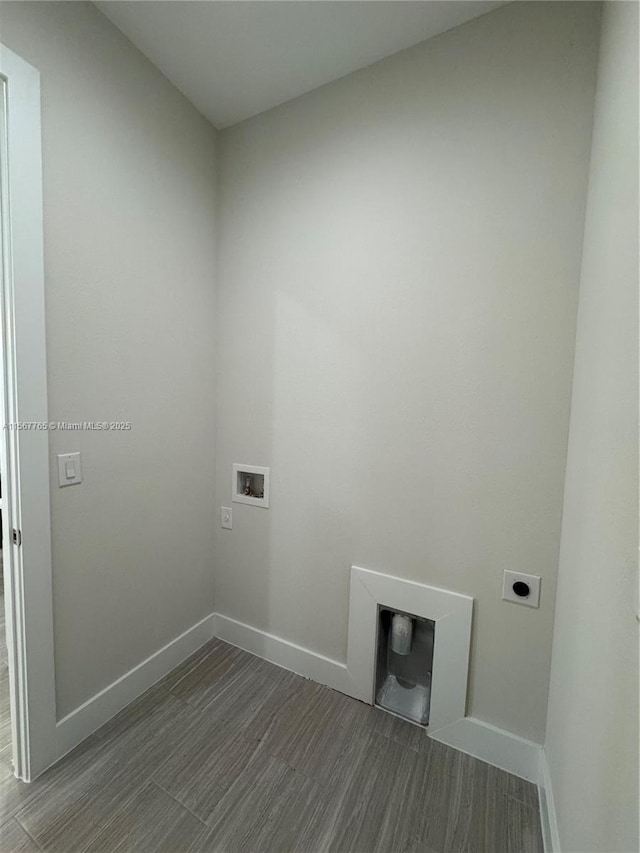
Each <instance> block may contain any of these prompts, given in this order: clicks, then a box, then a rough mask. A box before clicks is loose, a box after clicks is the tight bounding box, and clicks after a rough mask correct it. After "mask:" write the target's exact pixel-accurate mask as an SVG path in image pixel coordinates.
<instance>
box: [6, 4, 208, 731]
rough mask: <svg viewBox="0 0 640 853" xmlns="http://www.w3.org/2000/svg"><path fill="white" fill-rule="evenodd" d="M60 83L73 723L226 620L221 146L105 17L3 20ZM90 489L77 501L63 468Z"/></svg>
mask: <svg viewBox="0 0 640 853" xmlns="http://www.w3.org/2000/svg"><path fill="white" fill-rule="evenodd" d="M0 38H1V39H2V41H3V43H5V44H6V45H7V46H8V47H10V48H11V49H12V50H14V51H15V52H16V53H18V54H20V55H21V56H22V57H23V58H24V59H26V60H27V61H28V62H30V63H31V64H32V65H34V66H35V67H36V68H38V69H39V70H40V72H41V75H42V81H41V82H42V126H43V168H44V238H45V271H46V293H47V302H46V311H47V356H48V370H49V415H50V418H51V419H52V420H56V421H57V420H61V421H84V420H108V421H109V420H123V421H131V422H132V424H133V429H132V431H131V432H129V433H102V432H100V433H94V432H91V433H89V432H82V433H80V432H74V433H66V434H65V433H55V434H51V436H50V442H51V444H50V452H51V463H52V482H51V509H52V526H53V583H54V622H55V658H56V679H57V697H58V713H59V715H60V716H63V715H64V714H66V713H68V712H69V711H71V710H73V709H74V708H75V707H77V706H78V705H79V704H81V703H82V702H84V701H85V700H86V699H88V698H89V697H90V696H92V695H93V694H94V693H96V692H97V691H99V690H100V689H102V688H103V687H105V686H106V685H107V684H109V683H110V682H111V681H113V680H114V679H116V678H118V677H119V676H121V675H123V674H124V673H125V672H126V671H127V670H128V669H130V668H131V667H132V666H134V665H136V664H137V663H139V662H140V661H141V660H143V659H144V658H145V657H147V656H148V655H149V654H152V653H153V652H155V651H157V649H158V648H159V647H161V646H163V645H164V644H165V643H167V642H168V641H170V640H171V639H173V638H174V637H175V636H177V635H178V634H180V633H181V632H182V631H184V630H185V629H186V628H188V627H190V626H191V625H193V624H194V623H195V622H197V621H198V620H199V619H200V618H202V617H203V616H205V615H206V614H208V613H210V612H211V610H212V609H213V582H212V574H213V540H212V523H213V488H212V483H213V468H214V461H213V460H214V454H213V443H214V431H213V417H214V336H213V318H214V315H215V304H214V265H215V254H214V240H215V235H214V195H215V132H214V131H213V129H212V128H211V126H210V125H209V124H208V123H207V122H206V121H205V120H204V119H203V118H202V117H201V116H200V115H199V114H198V113H197V112H196V111H195V109H194V108H193V107H191V106H190V105H189V104H188V103H187V101H186V100H185V99H184V97H183V96H182V95H180V94H179V93H178V92H177V91H176V90H175V89H174V88H173V86H171V84H170V83H168V81H167V80H166V79H165V78H164V77H163V76H162V75H161V74H160V73H159V72H158V71H157V70H156V69H155V68H154V67H153V66H152V65H151V64H150V63H149V62H147V60H145V59H144V58H143V57H142V55H141V54H140V53H139V52H138V51H137V50H136V49H135V48H134V47H133V46H132V45H131V43H130V42H128V41H127V40H126V39H125V38H124V36H122V35H121V34H120V33H119V32H118V30H116V29H115V27H113V25H112V24H110V23H109V22H108V21H107V20H106V19H105V18H104V17H103V16H102V15H101V14H100V13H99V12H98V11H97V10H96V9H95V8H94V7H93V6H92V5H91V4H88V3H75V2H74V3H3V4H2V5H1V7H0ZM73 450H80V451H82V454H83V473H84V483H83V484H82V485H81V486H72V487H69V488H65V489H58V488H57V485H56V482H55V470H54V468H55V456H56V454H57V453H61V452H67V451H73Z"/></svg>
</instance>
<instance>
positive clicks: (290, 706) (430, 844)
mask: <svg viewBox="0 0 640 853" xmlns="http://www.w3.org/2000/svg"><path fill="white" fill-rule="evenodd" d="M539 827H540V821H539V810H538V797H537V792H536V788H535V786H534V785H531V784H529V783H527V782H523V781H522V780H520V779H517V778H516V777H514V776H510V775H509V774H508V773H505V772H503V771H501V770H496V769H495V768H494V767H490V766H489V765H488V764H484V763H483V762H481V761H477V760H475V759H473V758H470V757H469V756H467V755H463V754H462V753H460V752H457V751H456V750H453V749H451V748H449V747H446V746H443V745H442V744H439V743H437V742H435V741H432V740H430V739H429V738H428V737H427V735H426V734H425V732H424V731H423V730H421V729H419V728H417V727H415V726H412V725H411V724H409V723H405V722H404V721H402V720H400V719H398V718H396V717H392V716H390V715H388V714H385V712H383V711H380V710H378V709H376V708H371V707H369V706H368V705H364V704H362V703H360V702H356V701H355V700H353V699H350V698H348V697H346V696H343V695H342V694H340V693H336V692H335V691H333V690H329V689H328V688H325V687H321V686H319V685H317V684H314V683H313V682H310V681H306V680H305V679H303V678H301V677H299V676H297V675H294V674H292V673H290V672H287V671H286V670H283V669H280V668H278V667H276V666H273V665H272V664H269V663H266V662H265V661H263V660H260V659H259V658H255V657H253V656H252V655H249V654H247V653H246V652H243V651H240V650H239V649H236V648H233V647H232V646H229V645H227V644H225V643H223V642H221V641H219V640H213V641H212V642H211V643H208V644H207V645H206V646H204V647H203V648H202V649H201V650H200V651H199V652H197V653H196V654H195V655H193V657H191V658H190V659H189V660H188V661H186V662H185V663H184V664H182V665H181V666H180V667H178V669H177V670H175V671H174V672H173V673H171V674H170V675H169V676H167V677H166V678H165V679H164V680H163V681H161V682H160V683H159V684H157V685H155V687H153V688H152V689H151V690H149V691H148V692H147V693H145V694H144V695H143V696H142V697H140V699H138V700H137V701H136V702H135V703H134V704H133V705H131V706H130V707H129V708H127V709H126V710H125V711H123V712H122V713H121V714H119V715H118V716H117V717H116V718H114V719H113V720H112V721H111V722H109V723H108V724H107V725H106V726H104V727H103V728H102V729H100V731H99V732H97V733H96V734H95V735H93V736H92V737H91V738H89V739H88V740H87V741H85V743H84V744H82V745H81V746H80V747H78V749H76V750H75V751H74V752H73V753H71V754H70V755H69V756H67V757H66V758H65V759H64V760H63V761H61V762H60V763H59V764H57V765H56V766H55V767H54V768H52V769H51V770H49V771H48V772H47V773H46V774H44V776H42V777H41V778H40V779H37V780H36V781H35V782H33V783H32V784H31V785H25V784H23V783H21V782H18V781H17V780H16V779H14V778H13V776H12V775H11V772H10V770H9V769H8V768H7V767H6V766H5V767H3V766H1V765H0V851H1V853H10V851H25V853H31V851H38V850H40V851H45V853H48V852H49V851H52V853H54V851H55V853H74V851H78V853H80V851H99V853H111V851H120V853H160V851H166V853H183V851H184V853H187V851H189V853H196V851H197V853H321V851H322V853H325V851H326V853H457V851H465V853H466V852H467V851H468V853H542V838H541V834H540V828H539Z"/></svg>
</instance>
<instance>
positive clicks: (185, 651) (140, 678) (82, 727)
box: [56, 614, 214, 757]
mask: <svg viewBox="0 0 640 853" xmlns="http://www.w3.org/2000/svg"><path fill="white" fill-rule="evenodd" d="M213 627H214V614H209V616H205V618H204V619H201V620H200V622H197V623H196V624H195V625H192V626H191V628H188V629H187V630H186V631H184V633H182V634H180V636H179V637H176V638H175V639H174V640H172V641H171V642H170V643H167V645H166V646H163V647H162V648H161V649H158V651H157V652H154V654H152V655H150V656H149V657H148V658H147V659H146V660H143V661H142V662H141V663H139V664H138V665H137V666H134V667H133V669H130V670H129V672H126V673H125V674H124V675H123V676H121V677H120V678H118V679H116V681H114V682H113V683H112V684H109V685H108V686H107V687H105V688H104V690H101V691H100V692H99V693H96V695H95V696H92V697H91V699H89V700H88V701H87V702H85V703H84V704H83V705H80V707H79V708H76V709H75V710H74V711H72V712H71V713H70V714H67V716H66V717H63V719H62V720H60V722H59V723H58V724H57V726H56V743H57V749H58V756H59V757H62V756H63V755H65V754H66V753H67V752H69V751H70V750H71V749H73V748H74V746H77V745H78V744H79V743H81V741H83V740H84V739H85V738H86V737H88V736H89V735H90V734H92V733H93V732H95V731H96V729H99V728H100V726H102V725H104V724H105V723H106V722H108V721H109V720H110V719H111V718H112V717H114V716H115V715H116V714H117V713H118V712H119V711H122V709H123V708H126V707H127V705H129V704H130V703H131V702H133V700H134V699H137V697H138V696H140V695H141V694H142V693H144V691H145V690H148V689H149V688H150V687H153V685H154V684H155V683H156V682H157V681H159V680H160V679H161V678H164V676H165V675H168V674H169V673H170V672H171V670H172V669H175V667H176V666H178V665H179V664H181V663H182V661H183V660H186V658H188V657H189V655H192V654H193V653H194V652H196V651H197V650H198V649H199V648H200V647H201V646H203V645H204V644H205V643H207V642H208V641H209V640H211V639H212V638H213V636H214V631H213Z"/></svg>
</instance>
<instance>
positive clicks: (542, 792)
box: [538, 748, 561, 853]
mask: <svg viewBox="0 0 640 853" xmlns="http://www.w3.org/2000/svg"><path fill="white" fill-rule="evenodd" d="M538 798H539V800H540V823H541V824H542V840H543V841H544V853H560V849H561V848H560V835H559V833H558V818H557V816H556V805H555V801H554V799H553V786H552V784H551V773H550V772H549V763H548V761H547V754H546V752H545V751H544V748H543V749H541V750H540V775H539V779H538Z"/></svg>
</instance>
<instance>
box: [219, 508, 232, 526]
mask: <svg viewBox="0 0 640 853" xmlns="http://www.w3.org/2000/svg"><path fill="white" fill-rule="evenodd" d="M220 526H221V527H224V528H225V530H232V528H233V515H232V514H231V507H230V506H223V507H220Z"/></svg>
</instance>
